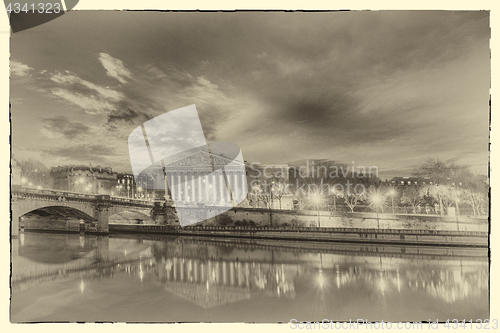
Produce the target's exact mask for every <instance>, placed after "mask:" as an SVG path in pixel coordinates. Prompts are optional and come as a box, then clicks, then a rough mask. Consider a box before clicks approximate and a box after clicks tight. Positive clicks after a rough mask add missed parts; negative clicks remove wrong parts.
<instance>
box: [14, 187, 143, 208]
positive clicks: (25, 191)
mask: <svg viewBox="0 0 500 333" xmlns="http://www.w3.org/2000/svg"><path fill="white" fill-rule="evenodd" d="M12 194H21V195H22V194H33V195H38V196H52V197H57V198H59V197H61V198H65V199H85V200H97V199H98V198H99V197H100V195H96V194H85V193H78V192H67V191H60V190H39V189H33V188H22V189H18V190H13V191H12ZM109 200H110V201H111V202H120V203H125V204H143V205H153V203H152V202H151V201H148V200H142V199H130V198H121V197H112V196H110V197H109Z"/></svg>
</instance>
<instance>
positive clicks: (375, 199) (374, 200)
mask: <svg viewBox="0 0 500 333" xmlns="http://www.w3.org/2000/svg"><path fill="white" fill-rule="evenodd" d="M369 198H370V201H371V204H372V205H373V207H375V212H376V213H377V229H380V221H379V218H378V208H379V207H381V206H382V203H383V197H382V195H381V194H380V193H378V192H375V193H372V194H371V195H370V197H369Z"/></svg>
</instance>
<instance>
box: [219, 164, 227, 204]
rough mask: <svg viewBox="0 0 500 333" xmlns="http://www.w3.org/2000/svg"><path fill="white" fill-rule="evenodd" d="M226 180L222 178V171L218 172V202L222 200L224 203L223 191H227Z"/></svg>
mask: <svg viewBox="0 0 500 333" xmlns="http://www.w3.org/2000/svg"><path fill="white" fill-rule="evenodd" d="M225 183H226V181H225V180H224V176H223V174H222V171H221V172H219V194H220V202H224V203H225V199H226V197H225V195H224V191H225V192H227V188H226V186H225V185H226V184H225Z"/></svg>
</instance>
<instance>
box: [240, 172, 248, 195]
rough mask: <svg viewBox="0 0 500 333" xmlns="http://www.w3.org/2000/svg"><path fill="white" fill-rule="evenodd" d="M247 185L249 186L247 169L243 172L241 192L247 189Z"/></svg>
mask: <svg viewBox="0 0 500 333" xmlns="http://www.w3.org/2000/svg"><path fill="white" fill-rule="evenodd" d="M245 187H247V184H246V175H245V171H243V172H242V173H241V191H242V192H241V193H243V190H244V189H245Z"/></svg>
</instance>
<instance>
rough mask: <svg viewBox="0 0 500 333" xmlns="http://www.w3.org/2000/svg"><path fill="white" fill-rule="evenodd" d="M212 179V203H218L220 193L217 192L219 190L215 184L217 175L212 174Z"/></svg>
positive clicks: (210, 193) (210, 192)
mask: <svg viewBox="0 0 500 333" xmlns="http://www.w3.org/2000/svg"><path fill="white" fill-rule="evenodd" d="M210 179H211V185H212V187H211V191H210V189H209V195H210V197H211V201H215V202H216V201H217V197H218V193H219V191H216V189H217V183H216V182H215V173H212V174H211V176H210Z"/></svg>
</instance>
